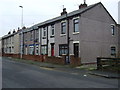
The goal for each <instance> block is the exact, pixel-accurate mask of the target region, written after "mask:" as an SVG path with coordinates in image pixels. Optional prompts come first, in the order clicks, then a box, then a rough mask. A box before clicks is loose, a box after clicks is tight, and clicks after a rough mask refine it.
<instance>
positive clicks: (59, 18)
mask: <svg viewBox="0 0 120 90" xmlns="http://www.w3.org/2000/svg"><path fill="white" fill-rule="evenodd" d="M98 4H101V2H99V3H96V4H93V5H90V6H87V7H85V8H81V9H78V10H75V11H73V12H70V13H68V14H67V17H71V16H75V15H77V14H81V13H84V12H85V11H87V10H89V9H91V8H93V7H95V6H96V5H98ZM65 18H66V15H62V16H58V17H55V18H53V19H49V20H46V21H44V22H41V23H38V24H35V25H33V26H31V27H30V28H29V30H28V29H27V30H25V31H24V32H28V31H31V30H33V29H37V28H38V27H40V26H44V25H46V24H50V23H54V22H56V21H59V20H62V19H65Z"/></svg>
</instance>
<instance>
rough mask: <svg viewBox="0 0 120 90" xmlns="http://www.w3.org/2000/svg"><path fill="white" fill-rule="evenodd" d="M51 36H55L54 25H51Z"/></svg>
mask: <svg viewBox="0 0 120 90" xmlns="http://www.w3.org/2000/svg"><path fill="white" fill-rule="evenodd" d="M51 36H54V25H51Z"/></svg>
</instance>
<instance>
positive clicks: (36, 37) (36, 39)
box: [35, 30, 39, 42]
mask: <svg viewBox="0 0 120 90" xmlns="http://www.w3.org/2000/svg"><path fill="white" fill-rule="evenodd" d="M38 38H39V31H38V30H36V35H35V42H38Z"/></svg>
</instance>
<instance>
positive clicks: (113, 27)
mask: <svg viewBox="0 0 120 90" xmlns="http://www.w3.org/2000/svg"><path fill="white" fill-rule="evenodd" d="M111 32H112V35H115V26H114V25H111Z"/></svg>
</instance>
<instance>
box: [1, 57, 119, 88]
mask: <svg viewBox="0 0 120 90" xmlns="http://www.w3.org/2000/svg"><path fill="white" fill-rule="evenodd" d="M2 87H3V88H117V87H118V80H117V79H107V78H103V77H98V76H92V75H87V76H83V72H82V73H81V74H75V73H71V72H64V71H59V70H55V69H51V68H45V67H39V66H35V65H30V64H25V63H20V62H16V61H12V60H10V59H8V58H2Z"/></svg>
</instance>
